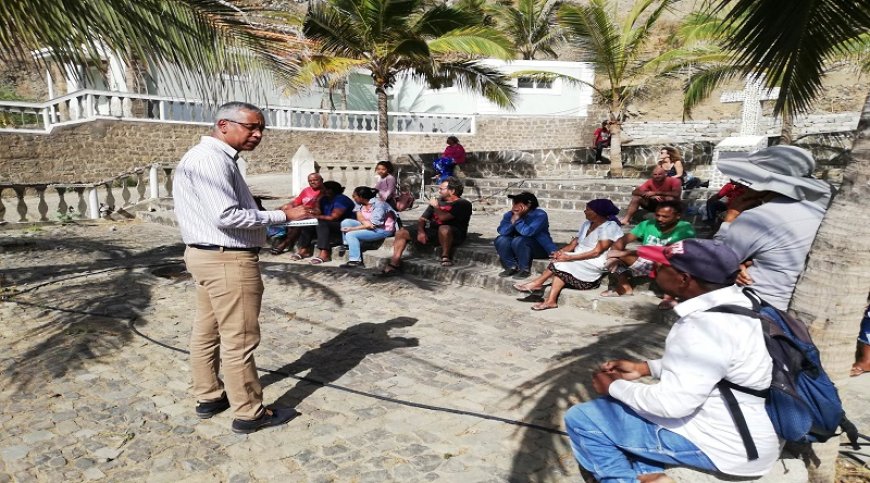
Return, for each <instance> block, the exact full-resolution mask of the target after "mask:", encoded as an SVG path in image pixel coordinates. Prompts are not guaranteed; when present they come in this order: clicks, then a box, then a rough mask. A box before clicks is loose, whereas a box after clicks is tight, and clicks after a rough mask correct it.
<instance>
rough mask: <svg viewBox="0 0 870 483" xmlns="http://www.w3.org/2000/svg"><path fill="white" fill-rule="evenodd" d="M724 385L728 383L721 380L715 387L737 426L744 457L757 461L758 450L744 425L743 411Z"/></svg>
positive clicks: (746, 426)
mask: <svg viewBox="0 0 870 483" xmlns="http://www.w3.org/2000/svg"><path fill="white" fill-rule="evenodd" d="M725 383H728V381H726V380H724V379H723V380H721V381H719V383H718V384H716V387H718V388H719V392H720V393H721V394H722V398H723V399H725V404H726V405H727V406H728V412H729V413H731V419H733V420H734V425H735V426H737V432H738V433H740V439H742V440H743V446H744V447H745V448H746V457H747V458H748V459H749V461H754V460H757V459H758V448H756V447H755V441H753V440H752V434H751V433H750V432H749V425H748V424H746V418H745V417H743V411H742V410H741V409H740V404H739V403H738V402H737V398H736V397H734V393H733V392H731V388H730V387H728V386H727V385H726V384H725ZM729 384H730V383H729Z"/></svg>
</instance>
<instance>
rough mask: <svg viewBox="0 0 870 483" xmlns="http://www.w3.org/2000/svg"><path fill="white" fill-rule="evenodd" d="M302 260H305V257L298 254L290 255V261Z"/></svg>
mask: <svg viewBox="0 0 870 483" xmlns="http://www.w3.org/2000/svg"><path fill="white" fill-rule="evenodd" d="M303 258H305V257H303V256H302V255H300V254H298V253H294V254H292V255H290V260H295V261H299V260H302V259H303Z"/></svg>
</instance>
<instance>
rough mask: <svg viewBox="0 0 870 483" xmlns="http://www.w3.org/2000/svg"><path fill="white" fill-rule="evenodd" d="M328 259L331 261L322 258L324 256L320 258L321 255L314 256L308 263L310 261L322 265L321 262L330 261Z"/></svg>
mask: <svg viewBox="0 0 870 483" xmlns="http://www.w3.org/2000/svg"><path fill="white" fill-rule="evenodd" d="M328 261H329V260H324V259H322V258H320V257H314V258H312V259H311V260H310V261H309V262H308V263H310V264H312V265H320V264H321V263H326V262H328Z"/></svg>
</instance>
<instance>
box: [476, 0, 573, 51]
mask: <svg viewBox="0 0 870 483" xmlns="http://www.w3.org/2000/svg"><path fill="white" fill-rule="evenodd" d="M561 5H562V2H561V1H558V0H515V2H514V3H510V4H506V5H505V4H498V3H497V4H493V5H492V6H490V7H487V8H486V10H485V11H486V12H487V13H488V14H489V15H490V17H491V18H492V20H493V21H494V22H495V24H496V25H497V26H498V27H499V29H500V30H501V31H502V32H504V33H505V35H506V36H507V37H508V38H509V39H510V40H511V42H512V43H513V47H514V49H515V50H516V51H517V53H518V54H519V55H520V57H521V58H522V59H523V60H534V59H536V58H540V57H545V58H556V57H557V55H556V51H555V50H554V49H555V47H556V46H557V45H558V44H559V43H561V42H563V41H564V39H565V37H564V35H563V32H562V28H561V27H560V26H559V23H558V22H557V21H556V13H557V12H558V11H559V7H560V6H561Z"/></svg>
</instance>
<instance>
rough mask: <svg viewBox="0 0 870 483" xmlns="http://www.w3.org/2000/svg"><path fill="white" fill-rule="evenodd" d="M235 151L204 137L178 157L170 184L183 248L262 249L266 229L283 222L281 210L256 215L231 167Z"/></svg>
mask: <svg viewBox="0 0 870 483" xmlns="http://www.w3.org/2000/svg"><path fill="white" fill-rule="evenodd" d="M237 155H238V151H236V150H235V149H233V148H232V147H231V146H230V145H228V144H227V143H225V142H223V141H221V140H219V139H217V138H215V137H212V136H203V137H202V140H201V141H200V143H199V144H197V145H196V146H194V147H193V148H191V149H190V151H188V152H187V154H185V155H184V157H183V158H181V162H180V163H179V164H178V167H177V168H176V170H175V179H174V180H173V183H172V191H173V197H174V198H175V215H176V218H177V219H178V226H179V228H180V229H181V238H182V239H183V240H184V243H185V244H187V245H217V246H224V247H235V248H251V247H261V246H263V244H265V243H266V226H268V225H271V224H275V223H282V222H284V221H287V216H286V215H285V214H284V212H283V211H260V210H259V209H258V208H257V203H256V202H255V201H254V197H253V195H251V191H250V190H249V189H248V185H247V184H245V180H244V178H242V173H241V172H240V171H239V167H238V165H237V164H236V159H237Z"/></svg>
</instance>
